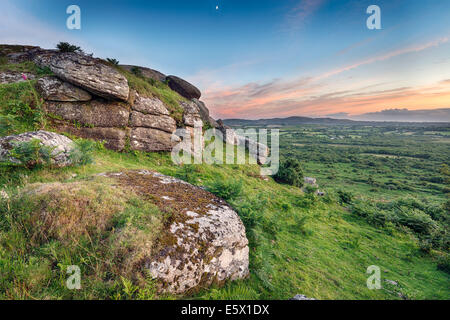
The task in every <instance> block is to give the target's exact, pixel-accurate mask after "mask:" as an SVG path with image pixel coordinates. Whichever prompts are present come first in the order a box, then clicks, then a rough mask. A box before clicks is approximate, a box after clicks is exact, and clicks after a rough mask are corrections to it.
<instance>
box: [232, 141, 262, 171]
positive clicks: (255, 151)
mask: <svg viewBox="0 0 450 320" xmlns="http://www.w3.org/2000/svg"><path fill="white" fill-rule="evenodd" d="M236 137H237V145H238V146H242V147H244V148H246V149H247V150H248V152H249V154H250V155H251V156H253V157H254V158H256V160H257V162H258V164H261V165H262V164H265V163H266V160H267V157H268V156H269V148H268V147H267V146H266V145H265V144H262V143H259V142H256V141H254V140H252V139H250V138H248V137H242V136H236Z"/></svg>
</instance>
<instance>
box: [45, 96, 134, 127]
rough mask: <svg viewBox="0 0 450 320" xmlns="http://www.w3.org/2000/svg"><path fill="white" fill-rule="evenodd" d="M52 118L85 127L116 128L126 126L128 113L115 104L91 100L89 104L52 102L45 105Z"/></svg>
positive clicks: (122, 107) (118, 104) (125, 109)
mask: <svg viewBox="0 0 450 320" xmlns="http://www.w3.org/2000/svg"><path fill="white" fill-rule="evenodd" d="M45 109H46V111H47V113H50V114H51V115H52V116H56V117H57V118H61V119H63V120H67V121H70V122H75V123H76V124H77V125H78V124H80V125H83V126H87V127H110V128H111V127H116V128H122V127H126V126H127V125H128V120H129V111H128V109H127V108H125V107H124V106H122V105H121V104H120V103H117V102H109V101H102V100H92V101H89V102H84V103H83V102H52V101H48V102H47V103H46V104H45Z"/></svg>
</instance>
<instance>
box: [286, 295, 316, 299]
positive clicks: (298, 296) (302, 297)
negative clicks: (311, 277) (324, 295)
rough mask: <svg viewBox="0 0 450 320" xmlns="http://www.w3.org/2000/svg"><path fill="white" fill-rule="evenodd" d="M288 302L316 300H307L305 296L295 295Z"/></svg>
mask: <svg viewBox="0 0 450 320" xmlns="http://www.w3.org/2000/svg"><path fill="white" fill-rule="evenodd" d="M289 300H300V301H301V300H305V301H307V300H316V299H313V298H308V297H307V296H305V295H303V294H297V295H295V297H293V298H292V299H289Z"/></svg>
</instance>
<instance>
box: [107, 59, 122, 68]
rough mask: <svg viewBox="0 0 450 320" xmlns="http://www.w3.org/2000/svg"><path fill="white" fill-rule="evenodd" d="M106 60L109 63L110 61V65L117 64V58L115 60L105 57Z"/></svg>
mask: <svg viewBox="0 0 450 320" xmlns="http://www.w3.org/2000/svg"><path fill="white" fill-rule="evenodd" d="M106 61H108V62H109V63H111V64H112V65H115V66H118V65H119V60H117V59H112V58H106Z"/></svg>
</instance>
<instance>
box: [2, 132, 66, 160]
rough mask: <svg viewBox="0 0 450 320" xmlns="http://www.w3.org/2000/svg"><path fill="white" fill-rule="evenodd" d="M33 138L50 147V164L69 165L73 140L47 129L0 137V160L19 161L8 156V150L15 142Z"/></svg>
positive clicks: (27, 140)
mask: <svg viewBox="0 0 450 320" xmlns="http://www.w3.org/2000/svg"><path fill="white" fill-rule="evenodd" d="M34 139H36V140H39V141H40V144H41V145H43V146H45V147H49V148H51V149H52V153H51V162H52V164H54V165H56V166H60V167H63V166H67V165H70V163H71V162H70V152H71V151H72V150H73V148H74V145H73V141H72V140H70V139H69V138H67V137H66V136H63V135H60V134H57V133H54V132H48V131H36V132H26V133H22V134H19V135H14V136H7V137H3V138H0V161H10V162H13V163H20V161H19V160H17V159H15V158H12V157H11V156H10V150H11V149H12V148H14V146H15V144H18V143H22V142H29V141H31V140H34Z"/></svg>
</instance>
